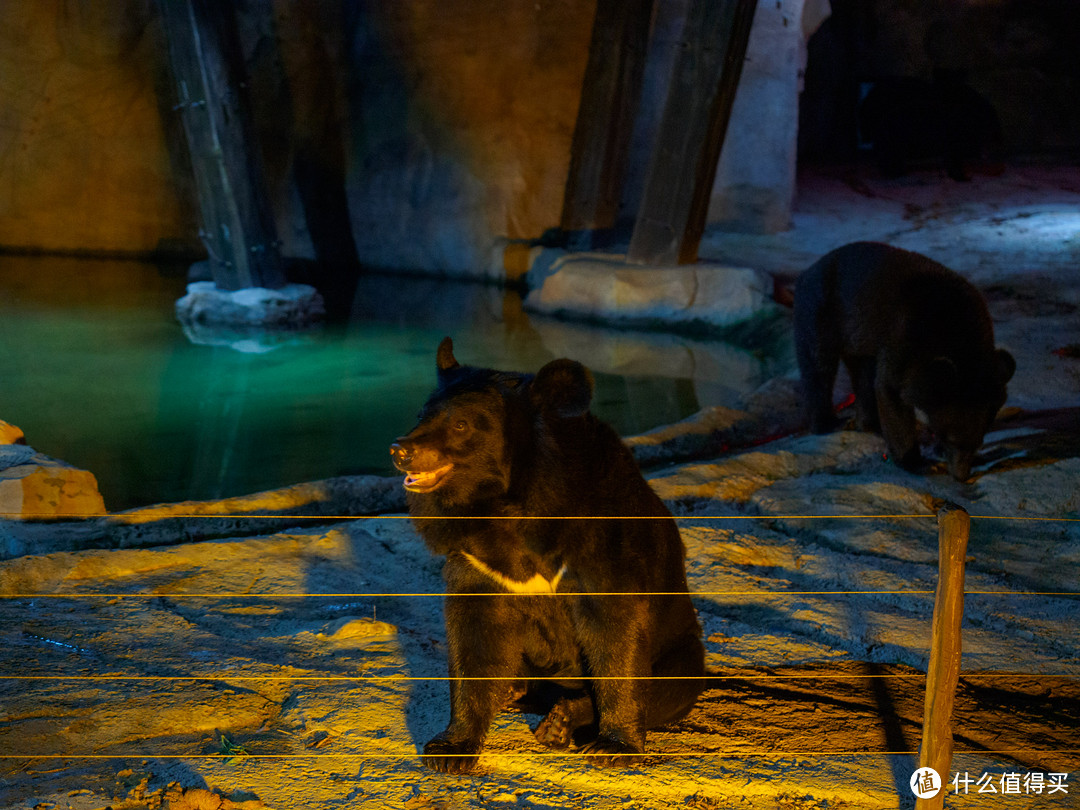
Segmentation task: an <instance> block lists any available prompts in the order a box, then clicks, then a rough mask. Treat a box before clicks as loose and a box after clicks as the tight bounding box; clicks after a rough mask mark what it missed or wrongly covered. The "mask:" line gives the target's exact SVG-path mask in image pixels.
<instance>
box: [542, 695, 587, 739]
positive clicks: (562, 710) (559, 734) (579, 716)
mask: <svg viewBox="0 0 1080 810" xmlns="http://www.w3.org/2000/svg"><path fill="white" fill-rule="evenodd" d="M596 733H597V728H596V706H595V704H594V703H593V699H592V695H589V694H587V693H582V694H579V695H578V696H577V697H570V696H565V697H562V698H560V699H559V700H558V701H557V702H556V703H555V705H554V706H552V707H551V710H550V711H549V712H548V713H547V715H546V716H545V717H544V719H543V720H541V721H540V725H538V726H537V727H536V731H534V732H533V734H535V736H536V739H537V740H538V741H539V742H541V743H543V744H544V745H546V746H547V747H548V748H567V747H569V745H570V743H572V742H575V741H577V742H581V739H580V738H581V737H582V736H585V737H587V738H595V737H596Z"/></svg>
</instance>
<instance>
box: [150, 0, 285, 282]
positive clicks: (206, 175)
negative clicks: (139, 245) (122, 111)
mask: <svg viewBox="0 0 1080 810" xmlns="http://www.w3.org/2000/svg"><path fill="white" fill-rule="evenodd" d="M158 7H159V8H160V9H161V19H162V23H163V25H164V28H165V37H166V39H167V40H168V44H169V62H170V64H171V65H172V72H173V78H174V80H175V82H176V86H177V105H176V109H177V110H179V111H180V112H181V114H182V116H183V121H184V134H185V136H186V137H187V143H188V150H189V152H190V153H191V165H192V169H193V171H194V174H195V187H196V190H197V193H198V195H199V212H200V219H201V225H202V228H201V232H200V236H202V239H203V243H204V244H205V245H206V249H207V252H209V254H210V267H211V270H212V272H213V275H214V283H215V284H216V285H217V286H218V287H220V288H222V289H225V290H238V289H241V288H243V287H270V288H277V287H281V286H283V285H284V284H285V272H284V269H283V266H282V261H281V253H280V250H279V244H278V240H277V229H276V227H275V225H274V218H273V214H272V213H271V211H270V204H269V200H268V197H267V192H266V181H265V179H264V177H263V172H262V164H261V162H260V160H259V148H258V145H257V144H256V143H255V139H254V126H253V124H252V122H251V112H250V110H249V109H248V105H247V103H246V102H247V97H246V92H247V90H246V88H247V83H246V81H245V80H244V71H243V65H242V55H241V52H240V41H239V34H238V33H237V30H236V19H235V17H234V16H233V15H234V14H235V13H236V12H235V10H234V5H233V4H232V3H225V2H219V0H158Z"/></svg>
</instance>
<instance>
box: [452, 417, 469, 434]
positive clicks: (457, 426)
mask: <svg viewBox="0 0 1080 810" xmlns="http://www.w3.org/2000/svg"><path fill="white" fill-rule="evenodd" d="M468 426H469V423H468V422H466V421H465V420H464V419H458V420H457V421H456V422H454V430H456V431H459V432H460V431H462V430H465V428H467V427H468Z"/></svg>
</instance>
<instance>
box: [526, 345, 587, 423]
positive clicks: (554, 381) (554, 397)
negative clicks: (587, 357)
mask: <svg viewBox="0 0 1080 810" xmlns="http://www.w3.org/2000/svg"><path fill="white" fill-rule="evenodd" d="M592 390H593V379H592V374H591V373H589V370H588V369H587V368H585V366H583V365H581V363H579V362H577V361H576V360H567V359H565V358H563V359H561V360H552V361H551V362H550V363H548V364H547V365H546V366H544V367H543V368H542V369H540V370H539V371H538V372H536V376H535V377H534V378H533V381H532V385H531V386H530V387H529V395H530V396H531V397H532V401H533V404H535V405H536V407H537V408H538V409H539V410H541V411H544V412H547V413H552V414H555V415H556V416H562V417H567V418H569V417H574V416H582V415H583V414H585V413H586V412H588V410H589V403H590V402H591V401H592Z"/></svg>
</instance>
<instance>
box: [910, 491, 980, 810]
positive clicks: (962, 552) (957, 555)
mask: <svg viewBox="0 0 1080 810" xmlns="http://www.w3.org/2000/svg"><path fill="white" fill-rule="evenodd" d="M970 527H971V517H970V516H969V515H968V513H967V512H965V511H964V510H963V509H961V508H960V507H959V506H956V505H955V504H947V505H946V506H944V507H943V508H942V509H941V511H940V512H938V584H937V593H936V594H935V596H934V623H933V630H932V633H931V639H930V666H929V668H928V669H927V672H926V703H925V705H924V708H923V735H922V745H921V746H920V747H919V767H920V768H926V767H929V768H933V769H934V770H935V771H937V772H938V774H939V775H940V776H941V780H942V783H943V784H942V786H941V790H940V791H939V792H938V794H937V795H936V796H934V797H933V798H930V799H916V800H915V808H916V810H940V808H942V807H944V804H945V792H946V785H947V784H948V781H949V773H950V770H949V769H950V768H951V767H952V748H953V738H952V714H953V700H954V698H955V696H956V684H957V681H958V680H959V678H960V653H961V648H962V644H961V638H960V620H961V619H962V618H963V616H964V558H965V557H966V556H967V544H968V533H969V530H970Z"/></svg>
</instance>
